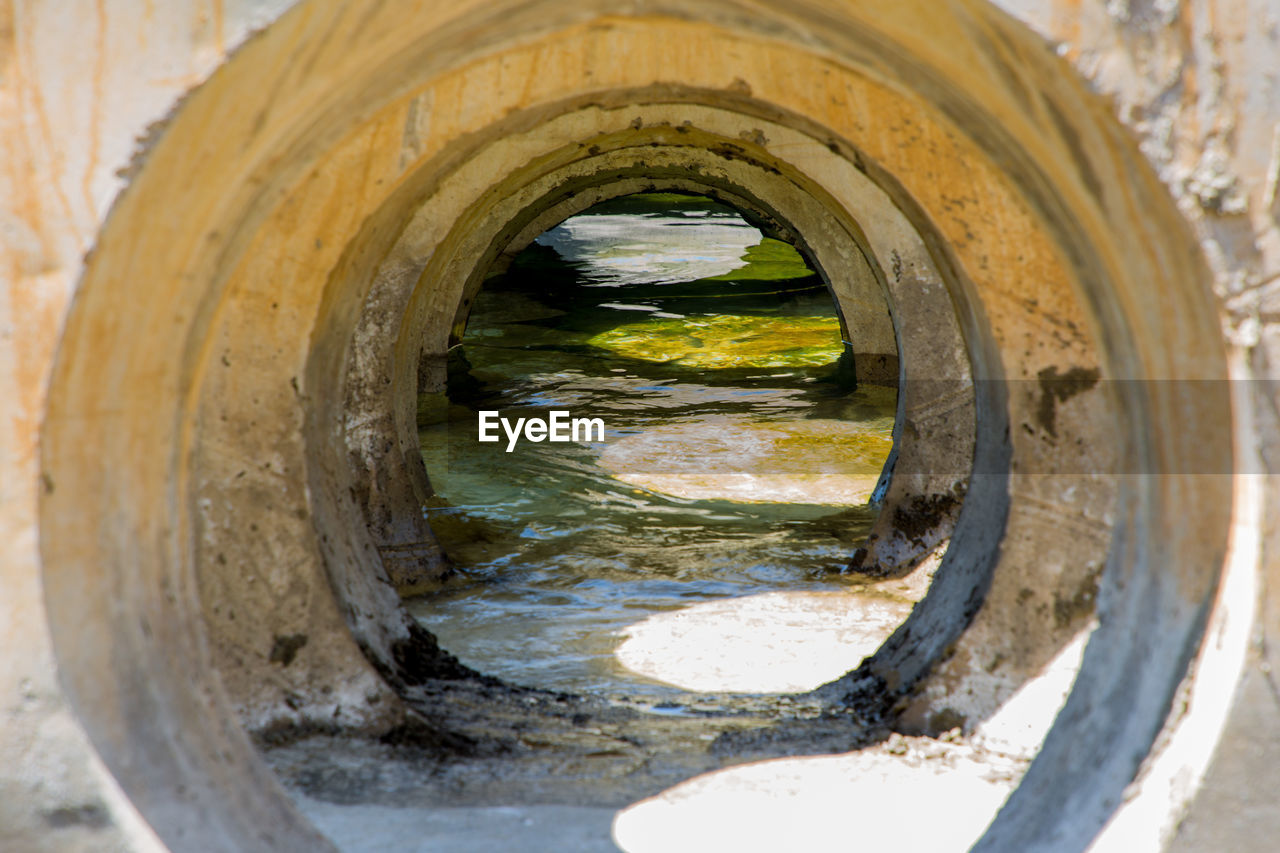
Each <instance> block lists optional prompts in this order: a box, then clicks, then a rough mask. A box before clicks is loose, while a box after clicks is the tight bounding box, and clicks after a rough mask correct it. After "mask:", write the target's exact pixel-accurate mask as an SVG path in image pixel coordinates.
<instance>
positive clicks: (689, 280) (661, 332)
mask: <svg viewBox="0 0 1280 853" xmlns="http://www.w3.org/2000/svg"><path fill="white" fill-rule="evenodd" d="M844 349H845V345H844V343H843V342H842V340H841V332H840V325H839V322H838V320H837V319H836V317H835V315H834V306H833V303H832V300H831V298H830V296H829V295H828V293H827V291H826V289H825V287H824V286H823V285H822V283H821V281H820V280H819V279H818V278H817V277H816V276H815V275H814V274H813V273H812V271H811V270H810V269H809V268H808V267H806V266H805V264H804V261H803V260H802V259H801V257H800V255H799V254H798V253H797V252H796V251H795V250H794V249H793V248H792V247H790V246H788V245H787V244H785V243H781V242H778V241H775V240H771V239H767V238H764V237H763V236H762V234H761V233H760V232H759V231H758V230H756V229H755V228H753V227H752V226H751V225H749V224H748V223H747V222H745V221H744V220H743V219H742V218H741V217H740V216H739V215H738V214H737V213H736V212H734V211H733V210H732V209H730V208H727V207H724V206H721V205H718V204H716V203H714V202H711V201H710V200H707V199H701V198H696V197H672V196H644V197H640V196H633V197H630V198H627V199H621V200H618V201H615V202H612V203H607V204H605V205H600V206H597V207H596V208H593V209H592V210H591V211H588V212H587V213H586V214H582V215H579V216H577V217H574V218H572V219H570V220H568V221H567V222H565V223H564V224H562V225H560V226H558V227H556V228H554V229H552V230H551V231H549V232H547V233H546V234H544V235H542V236H541V237H540V238H539V239H538V241H537V242H536V243H535V244H534V245H533V246H531V247H530V248H529V249H528V250H526V251H525V252H524V253H523V254H522V255H521V256H520V257H519V258H518V259H517V260H516V262H515V263H514V264H513V265H512V267H511V268H510V269H509V270H508V271H507V272H506V273H505V274H503V275H500V276H496V277H494V278H492V279H491V280H490V281H488V282H487V283H486V285H485V287H484V289H483V290H482V292H481V294H480V296H479V297H478V298H477V300H476V304H475V306H474V308H473V311H472V314H471V317H470V319H469V323H468V326H467V331H466V335H465V338H464V340H463V343H462V346H461V347H459V348H457V349H456V350H455V351H454V353H453V357H452V360H451V365H450V374H449V387H448V395H447V397H445V396H444V395H424V397H423V399H422V400H421V401H420V421H421V423H420V426H421V441H422V451H423V456H424V460H425V462H426V465H427V470H428V472H429V474H430V477H431V480H432V484H433V486H434V487H435V489H436V491H437V493H438V498H437V499H435V500H434V501H433V504H432V506H431V507H430V508H429V509H428V510H427V512H428V518H429V519H430V522H431V524H432V527H433V529H434V530H435V531H436V532H437V535H438V536H439V538H440V540H441V544H442V545H443V547H444V548H445V550H446V553H447V554H448V555H449V557H450V559H451V561H452V563H453V565H454V567H455V569H456V572H455V574H454V575H453V577H451V578H450V579H449V580H447V581H446V582H444V583H443V584H442V586H441V588H440V589H438V590H434V591H432V592H430V593H428V594H425V595H421V596H418V597H416V598H414V599H412V600H411V601H410V607H411V609H412V610H413V611H414V613H415V615H416V616H417V617H418V618H419V619H420V620H421V621H422V622H423V623H424V624H425V625H426V626H427V627H428V628H429V629H430V630H431V631H433V632H434V633H435V634H436V635H437V636H438V637H439V639H440V642H441V644H442V645H443V646H444V647H445V648H447V649H449V650H450V651H452V652H453V653H454V654H456V655H457V656H458V657H459V658H460V659H461V660H462V661H463V662H464V663H466V664H469V665H471V666H473V667H475V668H476V669H479V670H481V671H482V672H485V673H488V674H491V675H496V676H499V677H501V678H504V679H507V680H509V681H511V682H514V683H517V684H524V685H528V686H537V687H545V688H552V689H560V690H566V691H572V692H577V693H584V692H585V693H590V692H595V693H613V694H617V693H627V694H629V695H642V696H648V697H651V698H652V699H653V701H654V702H657V703H659V705H660V702H661V700H662V697H663V696H670V695H674V694H673V693H672V691H674V689H675V688H673V687H670V686H669V685H668V683H667V682H669V683H675V684H679V683H681V682H680V680H679V679H678V678H676V677H666V676H664V675H663V673H662V670H661V666H660V665H647V664H652V660H650V659H651V658H653V657H654V655H653V654H652V653H651V650H650V651H645V650H643V649H641V650H638V651H637V650H636V649H630V650H629V647H628V646H626V645H625V643H626V641H627V637H628V636H631V637H632V641H631V642H632V643H635V642H636V641H637V640H636V638H637V637H640V636H649V635H652V634H654V633H655V631H656V632H658V633H662V632H665V634H664V636H665V637H666V640H665V641H666V642H667V643H668V644H671V643H676V644H681V643H684V644H688V648H687V651H688V652H689V654H690V655H691V656H692V655H694V654H695V652H697V651H699V650H698V649H695V648H694V646H696V645H698V644H699V643H701V644H702V645H704V646H705V645H710V646H713V647H714V646H715V645H717V644H721V645H723V644H725V643H733V642H737V640H734V639H733V637H735V636H738V634H733V633H732V632H731V633H730V634H725V633H723V632H722V633H721V634H719V635H716V636H705V635H698V634H697V633H696V632H694V631H693V629H692V628H688V626H686V627H685V628H678V627H677V628H673V627H672V623H671V620H670V618H668V617H670V616H672V615H674V614H678V613H686V612H688V613H695V612H706V613H714V614H718V615H717V617H716V618H718V619H720V620H721V622H723V621H724V620H728V621H729V622H731V623H734V624H736V625H737V626H738V628H739V629H741V630H740V631H739V634H741V632H742V631H746V630H757V633H759V632H764V633H765V634H767V635H770V636H775V635H776V636H777V637H782V636H783V633H784V632H780V629H779V632H775V634H770V631H771V630H773V629H771V628H770V625H769V620H770V618H771V617H770V615H769V613H770V612H771V611H770V607H771V606H772V604H771V602H774V601H775V600H776V599H775V598H771V597H770V596H771V595H773V596H777V595H782V594H783V593H782V592H781V591H784V590H787V591H791V593H796V592H800V593H803V594H804V595H806V596H807V597H806V598H804V599H803V601H802V603H801V605H799V606H798V607H799V610H800V611H803V612H802V613H801V614H800V615H801V616H802V617H803V618H801V620H800V622H802V623H804V625H807V626H808V627H805V628H804V631H807V632H808V633H807V634H805V636H811V635H812V633H813V630H814V629H815V628H820V627H822V626H829V625H831V624H837V623H838V624H837V627H838V628H839V629H840V630H854V629H856V627H857V625H856V624H854V623H862V622H866V623H868V624H871V623H875V625H877V626H878V627H877V630H881V633H883V630H887V629H885V626H886V625H887V626H888V627H889V628H891V627H892V624H893V623H895V622H896V621H897V620H899V619H900V618H901V617H902V615H904V614H905V612H906V609H909V602H907V603H904V602H901V601H895V600H891V598H887V597H884V596H883V595H882V594H880V593H877V594H876V595H879V596H880V597H879V598H876V597H875V596H870V597H868V598H867V602H865V603H866V605H867V606H866V607H864V608H862V609H861V610H858V611H850V609H849V608H848V607H846V606H844V605H845V603H847V599H846V598H841V599H839V600H840V602H842V604H841V605H840V606H839V607H835V608H832V607H827V606H826V605H825V604H824V602H826V601H828V599H827V598H824V596H834V595H836V594H837V593H839V594H843V595H845V596H847V595H848V593H849V591H850V590H851V588H853V587H854V586H855V585H856V584H857V581H856V580H854V579H852V578H850V577H848V576H842V575H840V574H839V570H840V568H841V567H842V566H843V565H844V564H845V563H846V562H847V560H848V558H849V555H850V554H851V553H852V551H853V550H854V548H855V547H856V546H857V544H858V542H859V540H860V539H861V538H862V537H863V536H864V535H865V533H866V531H867V529H868V528H869V525H870V523H871V521H872V520H873V518H874V510H872V509H870V508H869V507H868V506H867V500H868V498H869V497H870V495H871V492H872V489H873V487H874V486H875V483H876V480H877V477H878V475H879V472H880V469H881V467H882V465H883V462H884V459H885V457H886V455H887V453H888V450H889V448H890V446H891V434H892V429H893V417H894V408H895V392H894V391H893V390H892V389H886V388H878V387H868V386H863V387H861V388H858V389H857V390H850V388H849V385H850V383H849V381H848V370H847V369H846V368H847V365H846V364H845V363H844V362H842V361H841V360H840V356H841V353H842V351H843V350H844ZM552 410H564V411H567V412H569V413H570V414H571V416H572V417H574V418H599V419H600V420H601V421H602V422H603V425H604V436H603V440H600V437H599V436H598V435H593V436H590V437H589V439H588V437H586V436H580V437H579V440H578V441H576V442H575V441H569V442H557V443H552V442H549V441H541V442H533V441H529V440H524V439H522V440H520V441H518V442H517V443H515V444H514V446H512V447H511V449H510V450H509V449H508V447H509V441H508V438H507V436H506V435H505V434H504V433H503V431H502V430H501V429H498V430H497V431H496V434H497V435H498V436H499V439H500V440H498V441H496V442H483V443H482V442H480V441H479V440H478V417H479V414H478V413H479V412H481V411H497V412H499V413H500V414H501V416H502V417H505V418H507V419H509V420H510V421H514V420H515V419H516V418H519V417H525V418H529V417H545V416H546V415H547V413H548V412H550V411H552ZM726 600H728V603H726ZM831 600H832V601H834V600H835V599H831ZM734 603H749V604H750V606H749V607H744V608H738V609H736V610H735V609H734V608H733V607H732V605H733V604H734ZM877 607H878V608H879V609H878V610H877ZM792 609H793V610H796V609H797V608H796V607H793V608H792ZM851 613H852V615H850V614H851ZM841 614H843V615H841ZM794 615H795V614H793V617H794ZM655 620H656V621H655ZM664 620H665V621H664ZM805 620H808V621H807V622H806V621H805ZM841 620H843V621H841ZM877 620H878V621H877ZM790 622H791V623H792V625H793V627H794V626H795V624H797V623H796V619H795V618H791V620H790ZM880 623H884V624H883V625H881V624H880ZM752 626H755V628H752ZM777 627H778V626H774V628H777ZM802 627H803V625H802ZM646 631H647V632H648V633H647V634H646ZM682 631H684V633H681V632H682ZM876 636H877V637H878V636H881V634H877V635H876ZM717 637H719V639H717ZM779 642H781V641H779ZM620 647H622V648H621V649H620ZM702 651H705V649H703V650H702ZM780 654H784V655H790V656H791V657H797V656H804V655H810V656H816V657H819V658H821V657H822V653H821V651H820V650H816V649H805V648H802V647H800V646H797V647H795V648H790V649H783V650H782V651H781V652H780ZM856 662H857V660H856V658H855V659H854V660H853V663H854V664H856ZM827 665H828V668H830V667H831V666H837V667H839V666H846V667H847V666H848V664H847V663H838V662H837V663H834V664H833V663H830V662H828V664H827ZM655 666H656V668H655ZM839 671H842V670H839V669H838V668H837V670H836V671H835V672H834V674H839ZM642 673H644V674H642ZM726 678H728V680H727V681H726V682H725V683H724V685H723V686H721V687H719V688H717V687H714V686H713V687H712V688H709V689H735V684H738V682H735V681H734V680H733V677H731V676H726ZM769 689H785V684H783V685H782V687H780V688H770V687H769V686H768V685H761V686H760V687H759V688H758V690H759V691H766V690H769Z"/></svg>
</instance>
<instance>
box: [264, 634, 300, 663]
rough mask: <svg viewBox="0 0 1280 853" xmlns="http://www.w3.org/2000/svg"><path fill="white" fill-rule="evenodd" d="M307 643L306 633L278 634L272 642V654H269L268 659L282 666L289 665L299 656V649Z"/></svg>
mask: <svg viewBox="0 0 1280 853" xmlns="http://www.w3.org/2000/svg"><path fill="white" fill-rule="evenodd" d="M306 644H307V635H306V634H287V635H284V634H276V636H275V640H274V641H273V642H272V644H271V654H270V655H268V656H267V660H269V661H270V662H271V663H278V664H280V665H281V666H288V665H289V664H291V663H293V659H294V658H296V657H297V656H298V651H299V650H300V649H301V648H302V647H303V646H305V645H306Z"/></svg>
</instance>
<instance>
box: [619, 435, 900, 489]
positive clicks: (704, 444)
mask: <svg viewBox="0 0 1280 853" xmlns="http://www.w3.org/2000/svg"><path fill="white" fill-rule="evenodd" d="M892 447H893V441H892V440H891V439H889V438H887V437H885V436H883V435H877V434H875V433H872V432H869V431H868V430H867V428H866V426H865V425H863V424H859V423H857V422H852V421H839V420H819V419H811V420H794V421H782V422H777V421H771V422H758V421H752V420H748V419H745V418H732V417H720V418H707V419H704V420H700V421H697V422H691V423H676V424H669V425H666V426H660V427H655V428H654V429H649V430H645V431H643V432H639V433H635V434H634V435H628V436H624V437H622V438H620V439H618V440H616V441H613V442H610V443H609V445H608V446H607V447H606V448H605V450H604V452H603V453H602V454H601V456H600V465H601V466H602V467H603V468H605V469H606V470H608V471H609V472H611V473H612V474H613V475H614V476H615V477H616V478H617V479H619V480H621V481H623V482H624V483H629V484H631V485H633V486H639V487H640V488H643V489H648V490H650V491H653V492H661V493H663V494H667V495H673V496H675V497H680V498H688V499H693V500H730V501H750V502H767V503H807V504H831V505H836V506H859V505H862V504H865V503H866V502H867V501H868V500H869V499H870V498H871V493H872V491H873V490H874V489H875V486H876V481H877V480H878V479H879V477H880V470H881V469H882V468H883V467H884V463H885V460H886V459H887V458H888V456H889V451H890V449H891V448H892Z"/></svg>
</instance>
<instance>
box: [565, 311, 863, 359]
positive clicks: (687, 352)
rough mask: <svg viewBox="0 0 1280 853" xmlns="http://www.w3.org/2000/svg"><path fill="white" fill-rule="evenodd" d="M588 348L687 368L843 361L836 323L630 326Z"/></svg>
mask: <svg viewBox="0 0 1280 853" xmlns="http://www.w3.org/2000/svg"><path fill="white" fill-rule="evenodd" d="M587 343H589V344H591V345H592V346H597V347H600V348H602V349H607V350H609V351H610V352H614V353H617V354H618V355H622V356H626V357H628V358H637V359H641V360H642V361H656V362H659V363H662V364H679V365H683V366H685V367H703V368H712V369H716V368H729V367H819V366H821V365H824V364H830V363H832V362H834V361H836V360H837V359H838V358H840V353H841V352H842V351H843V349H844V343H843V342H842V340H841V338H840V321H839V320H837V319H836V318H835V317H756V316H739V315H735V314H713V315H709V316H701V317H681V318H655V319H651V320H646V321H645V322H642V323H627V324H625V325H622V326H617V327H615V328H613V329H610V330H609V331H607V332H601V333H600V334H598V335H595V336H593V337H591V338H589V339H588V341H587Z"/></svg>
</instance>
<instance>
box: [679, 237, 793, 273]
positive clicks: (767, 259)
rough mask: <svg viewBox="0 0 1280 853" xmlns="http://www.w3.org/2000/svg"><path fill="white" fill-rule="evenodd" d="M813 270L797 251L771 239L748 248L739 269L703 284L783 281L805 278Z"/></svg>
mask: <svg viewBox="0 0 1280 853" xmlns="http://www.w3.org/2000/svg"><path fill="white" fill-rule="evenodd" d="M811 275H813V270H811V269H809V265H808V264H807V263H805V260H804V258H803V257H802V256H801V254H800V253H799V252H797V251H796V247H795V246H792V245H791V244H790V243H784V242H782V241H781V240H775V239H773V238H772V237H765V238H764V239H762V240H761V241H760V242H759V243H757V244H755V245H754V246H748V247H747V251H746V253H745V254H744V255H743V256H742V266H741V267H739V268H738V269H736V270H732V271H730V272H727V273H724V274H723V275H714V276H709V277H708V278H705V279H703V281H784V280H787V279H793V278H806V277H808V276H811Z"/></svg>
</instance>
